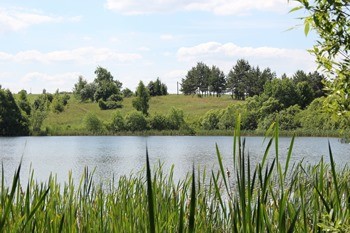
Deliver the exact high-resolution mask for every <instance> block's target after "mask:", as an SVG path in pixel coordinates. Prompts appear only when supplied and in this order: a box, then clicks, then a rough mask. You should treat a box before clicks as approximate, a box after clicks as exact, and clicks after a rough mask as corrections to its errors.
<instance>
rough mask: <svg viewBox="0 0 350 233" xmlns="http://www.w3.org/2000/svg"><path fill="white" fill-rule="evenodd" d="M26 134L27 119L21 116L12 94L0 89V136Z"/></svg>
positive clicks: (27, 130)
mask: <svg viewBox="0 0 350 233" xmlns="http://www.w3.org/2000/svg"><path fill="white" fill-rule="evenodd" d="M28 134H29V124H28V119H27V118H26V117H25V116H23V115H22V113H21V110H20V109H19V107H18V106H17V103H16V101H15V99H14V97H13V95H12V93H11V92H10V91H9V90H5V89H2V88H1V87H0V136H24V135H28Z"/></svg>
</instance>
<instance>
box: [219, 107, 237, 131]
mask: <svg viewBox="0 0 350 233" xmlns="http://www.w3.org/2000/svg"><path fill="white" fill-rule="evenodd" d="M235 121H236V115H235V108H234V105H230V106H228V107H227V108H225V109H224V110H223V111H222V113H221V116H220V119H219V124H218V126H219V129H233V127H234V125H235Z"/></svg>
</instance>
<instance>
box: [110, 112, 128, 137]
mask: <svg viewBox="0 0 350 233" xmlns="http://www.w3.org/2000/svg"><path fill="white" fill-rule="evenodd" d="M110 130H111V131H112V132H119V131H123V130H125V120H124V117H123V116H122V114H121V112H119V111H116V112H115V114H114V116H113V119H112V122H111V124H110Z"/></svg>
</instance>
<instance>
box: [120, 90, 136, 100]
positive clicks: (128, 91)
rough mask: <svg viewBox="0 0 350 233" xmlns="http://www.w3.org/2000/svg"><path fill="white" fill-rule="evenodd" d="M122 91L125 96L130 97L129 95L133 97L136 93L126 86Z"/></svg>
mask: <svg viewBox="0 0 350 233" xmlns="http://www.w3.org/2000/svg"><path fill="white" fill-rule="evenodd" d="M122 93H123V96H124V98H129V97H132V96H133V95H134V93H133V92H132V91H131V90H130V89H129V88H124V89H123V90H122Z"/></svg>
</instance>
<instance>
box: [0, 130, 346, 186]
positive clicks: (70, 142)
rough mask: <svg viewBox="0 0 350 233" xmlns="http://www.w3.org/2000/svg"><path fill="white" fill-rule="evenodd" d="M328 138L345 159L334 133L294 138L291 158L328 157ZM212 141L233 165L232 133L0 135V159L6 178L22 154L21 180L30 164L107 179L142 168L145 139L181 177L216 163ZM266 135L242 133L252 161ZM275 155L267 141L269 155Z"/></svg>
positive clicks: (41, 171) (43, 172)
mask: <svg viewBox="0 0 350 233" xmlns="http://www.w3.org/2000/svg"><path fill="white" fill-rule="evenodd" d="M328 140H329V141H330V143H331V146H332V151H333V154H334V158H335V161H336V163H337V164H341V165H344V164H345V163H347V162H349V160H350V145H349V144H341V143H339V142H338V140H337V139H335V138H330V139H327V138H312V137H310V138H297V139H296V140H295V143H294V148H293V155H292V162H298V161H301V159H304V161H305V162H308V163H316V162H318V161H319V160H320V158H321V156H324V157H325V160H326V161H328ZM215 143H217V144H218V146H219V149H220V152H221V155H222V156H223V159H224V166H225V167H228V168H230V167H231V166H232V147H233V139H232V137H199V136H196V137H193V136H184V137H179V136H175V137H174V136H152V137H138V136H135V137H134V136H131V137H130V136H127V137H122V136H116V137H111V136H109V137H108V136H96V137H91V136H89V137H15V138H6V137H3V138H0V161H1V162H2V163H3V165H4V170H5V177H6V181H7V183H10V182H11V179H12V175H13V173H14V171H15V169H16V168H17V166H18V164H19V162H20V160H21V157H22V156H23V160H22V178H21V180H22V181H26V180H27V179H28V172H29V169H30V167H32V168H33V169H34V171H35V174H34V176H35V179H36V180H38V181H46V180H47V179H48V176H49V175H50V173H53V174H57V179H58V181H60V182H63V181H67V178H68V172H69V171H72V174H73V177H74V178H75V180H78V179H80V177H81V174H82V172H83V170H84V167H86V166H87V167H89V169H90V170H93V169H94V168H95V179H97V180H102V181H105V180H109V179H111V178H112V176H113V175H114V176H115V177H119V176H121V175H129V174H130V173H131V172H134V173H136V172H138V171H140V170H142V169H143V168H144V165H145V154H146V145H147V147H148V150H149V155H150V161H151V163H152V164H153V165H155V164H157V163H158V161H160V162H161V163H163V164H164V169H165V170H167V169H169V168H170V167H171V165H172V164H174V165H175V170H174V175H175V177H176V178H181V177H184V176H185V175H186V173H187V172H189V171H191V169H192V165H193V164H194V165H195V167H196V168H197V167H200V168H204V167H206V169H207V170H210V169H217V168H218V166H217V159H216V150H215ZM289 144H290V138H284V137H281V138H280V139H279V151H280V153H279V154H280V158H281V160H283V159H284V158H285V156H286V154H287V151H288V148H289ZM266 145H267V141H265V142H264V140H263V138H262V137H247V138H246V152H247V153H249V155H250V156H251V162H252V163H253V164H254V163H256V162H257V161H259V160H261V157H262V155H263V153H264V151H265V148H266ZM273 157H274V147H271V153H270V158H273Z"/></svg>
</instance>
